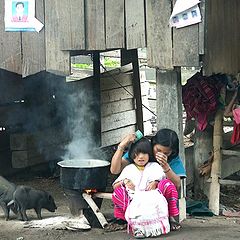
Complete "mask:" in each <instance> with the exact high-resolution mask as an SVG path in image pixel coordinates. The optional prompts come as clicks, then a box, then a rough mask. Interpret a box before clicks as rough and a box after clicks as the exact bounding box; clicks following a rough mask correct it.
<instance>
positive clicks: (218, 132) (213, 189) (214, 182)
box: [209, 109, 223, 215]
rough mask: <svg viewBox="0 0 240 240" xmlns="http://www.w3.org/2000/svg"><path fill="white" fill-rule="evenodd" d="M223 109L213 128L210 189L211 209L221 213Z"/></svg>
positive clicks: (219, 112)
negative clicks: (220, 180) (220, 179)
mask: <svg viewBox="0 0 240 240" xmlns="http://www.w3.org/2000/svg"><path fill="white" fill-rule="evenodd" d="M222 118H223V111H222V110H221V109H219V110H218V111H217V113H216V116H215V123H214V129H213V163H212V170H211V183H210V190H209V209H211V211H212V212H213V213H214V214H216V215H219V198H220V183H219V178H220V177H221V164H222V153H221V146H222V131H223V123H222V121H223V120H222Z"/></svg>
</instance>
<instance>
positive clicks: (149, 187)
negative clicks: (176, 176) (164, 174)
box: [146, 181, 158, 191]
mask: <svg viewBox="0 0 240 240" xmlns="http://www.w3.org/2000/svg"><path fill="white" fill-rule="evenodd" d="M157 185H158V181H152V182H150V183H149V184H148V185H147V187H146V191H150V190H154V189H156V188H157Z"/></svg>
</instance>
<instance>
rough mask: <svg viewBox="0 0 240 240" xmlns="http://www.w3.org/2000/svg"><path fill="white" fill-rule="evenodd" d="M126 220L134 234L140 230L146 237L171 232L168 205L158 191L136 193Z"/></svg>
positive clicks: (128, 208) (127, 210) (129, 206)
mask: <svg viewBox="0 0 240 240" xmlns="http://www.w3.org/2000/svg"><path fill="white" fill-rule="evenodd" d="M125 218H126V220H127V222H128V224H129V226H130V228H131V229H132V231H133V232H135V231H138V230H140V231H141V232H142V233H143V234H144V235H145V237H155V236H160V235H162V234H167V233H169V232H170V224H169V220H168V203H167V200H166V199H165V197H164V196H163V195H162V193H161V192H159V190H158V189H156V190H151V191H136V192H135V194H134V196H133V199H132V201H131V202H130V204H129V205H128V207H127V209H126V212H125Z"/></svg>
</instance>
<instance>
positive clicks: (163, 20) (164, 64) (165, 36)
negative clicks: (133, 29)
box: [146, 0, 173, 69]
mask: <svg viewBox="0 0 240 240" xmlns="http://www.w3.org/2000/svg"><path fill="white" fill-rule="evenodd" d="M171 10H172V9H171V2H170V1H155V0H148V1H146V11H147V14H146V15H147V16H146V18H147V58H148V65H149V66H150V67H158V68H162V69H172V68H173V63H172V30H171V28H170V27H169V26H168V21H169V18H170V15H171Z"/></svg>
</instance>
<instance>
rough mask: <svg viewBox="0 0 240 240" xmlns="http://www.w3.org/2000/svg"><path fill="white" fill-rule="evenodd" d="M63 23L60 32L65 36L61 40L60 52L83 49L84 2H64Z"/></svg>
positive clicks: (72, 0) (67, 0)
mask: <svg viewBox="0 0 240 240" xmlns="http://www.w3.org/2000/svg"><path fill="white" fill-rule="evenodd" d="M64 2H66V3H67V5H66V6H69V8H65V13H64V14H65V17H64V22H63V21H61V25H60V28H61V32H62V33H65V35H64V36H63V37H62V38H61V42H60V47H61V50H84V49H85V25H84V0H64Z"/></svg>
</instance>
